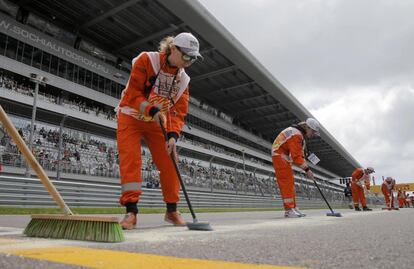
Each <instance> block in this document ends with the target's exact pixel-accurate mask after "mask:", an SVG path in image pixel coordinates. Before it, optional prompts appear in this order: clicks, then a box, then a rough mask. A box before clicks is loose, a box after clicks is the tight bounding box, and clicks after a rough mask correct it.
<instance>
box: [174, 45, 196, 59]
mask: <svg viewBox="0 0 414 269" xmlns="http://www.w3.org/2000/svg"><path fill="white" fill-rule="evenodd" d="M175 47H176V48H177V49H178V51H179V52H181V58H182V59H183V60H184V61H185V62H191V63H194V62H195V61H197V56H190V55H188V54H185V53H184V52H183V51H182V50H181V48H180V47H178V46H175Z"/></svg>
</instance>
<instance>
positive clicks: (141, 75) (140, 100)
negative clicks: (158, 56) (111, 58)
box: [120, 53, 153, 116]
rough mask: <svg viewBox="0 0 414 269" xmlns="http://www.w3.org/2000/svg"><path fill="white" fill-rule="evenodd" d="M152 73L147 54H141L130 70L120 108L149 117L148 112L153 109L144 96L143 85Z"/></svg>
mask: <svg viewBox="0 0 414 269" xmlns="http://www.w3.org/2000/svg"><path fill="white" fill-rule="evenodd" d="M152 73H153V70H152V66H151V62H150V59H149V57H148V54H146V53H142V54H141V55H140V56H139V57H138V59H137V60H136V61H135V63H134V65H133V66H132V69H131V75H130V77H129V80H128V83H127V86H126V88H125V91H124V96H123V97H122V101H121V104H120V106H121V107H122V106H129V107H131V108H133V109H135V110H138V111H141V113H143V114H144V115H145V116H149V110H150V109H151V108H152V107H153V106H152V105H150V104H149V103H148V104H146V103H144V102H146V101H147V98H146V97H145V95H144V89H145V85H146V84H147V83H149V82H148V78H149V77H150V74H152Z"/></svg>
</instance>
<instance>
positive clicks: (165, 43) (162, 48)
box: [158, 36, 174, 54]
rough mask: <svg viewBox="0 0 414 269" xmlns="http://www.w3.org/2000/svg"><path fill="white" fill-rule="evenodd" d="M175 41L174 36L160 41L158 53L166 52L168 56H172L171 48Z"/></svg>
mask: <svg viewBox="0 0 414 269" xmlns="http://www.w3.org/2000/svg"><path fill="white" fill-rule="evenodd" d="M173 41H174V37H172V36H167V37H164V38H163V39H162V40H161V41H160V45H159V47H158V51H159V52H164V53H166V54H170V52H171V50H170V47H171V45H172V43H173Z"/></svg>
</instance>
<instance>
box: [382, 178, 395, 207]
mask: <svg viewBox="0 0 414 269" xmlns="http://www.w3.org/2000/svg"><path fill="white" fill-rule="evenodd" d="M392 188H393V185H392V182H387V181H386V180H385V181H384V182H383V183H382V185H381V191H382V194H383V195H384V199H385V204H386V205H387V208H391V207H392V205H391V195H392Z"/></svg>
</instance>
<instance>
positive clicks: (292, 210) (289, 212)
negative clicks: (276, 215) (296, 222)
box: [285, 208, 302, 218]
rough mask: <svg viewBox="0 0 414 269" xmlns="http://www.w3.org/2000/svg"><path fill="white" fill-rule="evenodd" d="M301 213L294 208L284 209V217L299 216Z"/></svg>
mask: <svg viewBox="0 0 414 269" xmlns="http://www.w3.org/2000/svg"><path fill="white" fill-rule="evenodd" d="M300 217H302V215H301V214H300V213H299V212H297V211H296V210H295V208H290V209H288V210H286V211H285V218H300Z"/></svg>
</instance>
